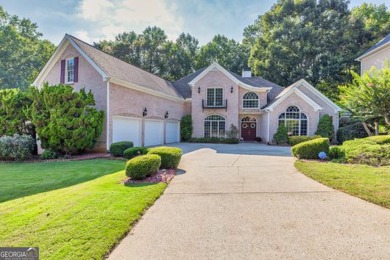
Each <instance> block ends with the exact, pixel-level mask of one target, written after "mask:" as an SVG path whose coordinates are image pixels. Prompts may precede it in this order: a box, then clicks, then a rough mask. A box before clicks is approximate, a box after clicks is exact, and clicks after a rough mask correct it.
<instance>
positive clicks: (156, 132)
mask: <svg viewBox="0 0 390 260" xmlns="http://www.w3.org/2000/svg"><path fill="white" fill-rule="evenodd" d="M163 143H164V121H162V120H145V132H144V144H145V146H152V145H161V144H163Z"/></svg>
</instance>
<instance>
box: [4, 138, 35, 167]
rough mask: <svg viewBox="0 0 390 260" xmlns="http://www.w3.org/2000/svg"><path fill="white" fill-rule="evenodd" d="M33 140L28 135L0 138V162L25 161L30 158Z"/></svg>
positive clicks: (33, 145)
mask: <svg viewBox="0 0 390 260" xmlns="http://www.w3.org/2000/svg"><path fill="white" fill-rule="evenodd" d="M34 148H35V140H34V138H32V137H31V136H29V135H18V134H15V135H14V136H3V137H0V159H1V160H17V161H20V160H25V159H29V158H31V157H32V154H33V151H34Z"/></svg>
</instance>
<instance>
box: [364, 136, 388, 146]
mask: <svg viewBox="0 0 390 260" xmlns="http://www.w3.org/2000/svg"><path fill="white" fill-rule="evenodd" d="M365 140H370V141H373V142H375V143H377V144H390V135H375V136H370V137H367V138H365Z"/></svg>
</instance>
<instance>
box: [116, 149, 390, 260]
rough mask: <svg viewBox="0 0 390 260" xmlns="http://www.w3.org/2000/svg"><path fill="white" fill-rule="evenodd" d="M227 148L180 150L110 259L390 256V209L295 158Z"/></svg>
mask: <svg viewBox="0 0 390 260" xmlns="http://www.w3.org/2000/svg"><path fill="white" fill-rule="evenodd" d="M232 147H233V146H230V147H227V151H226V152H224V151H223V148H221V147H219V151H218V152H217V151H216V150H213V149H208V148H203V149H200V150H196V151H194V152H191V153H188V154H186V155H184V156H183V159H182V162H181V164H180V168H182V169H183V170H185V173H183V174H181V175H178V176H176V177H175V179H174V180H173V181H172V182H171V184H170V185H169V187H168V188H167V190H166V191H165V193H164V195H163V196H162V197H161V198H160V199H159V200H158V201H157V202H156V203H155V205H154V206H152V207H151V208H150V209H149V210H148V211H147V212H146V214H145V215H144V216H143V218H142V219H141V220H140V222H139V223H138V224H137V225H136V226H135V227H134V228H133V229H132V231H131V233H130V234H129V235H128V236H126V237H125V238H124V239H123V240H122V242H121V243H120V244H119V245H118V247H117V248H116V249H115V250H114V251H113V252H112V254H111V255H110V259H286V258H287V259H389V258H390V246H389V245H390V210H388V209H385V208H382V207H379V206H376V205H374V204H371V203H368V202H365V201H363V200H360V199H358V198H355V197H352V196H349V195H346V194H344V193H341V192H338V191H335V190H332V189H330V188H328V187H325V186H323V185H321V184H319V183H317V182H315V181H313V180H311V179H309V178H306V177H305V176H304V175H302V174H300V173H298V172H297V171H296V170H295V168H294V167H293V162H294V159H293V158H292V157H288V156H273V155H269V154H267V153H264V154H263V155H253V154H241V148H242V147H241V146H240V145H238V146H236V147H237V149H236V150H237V152H236V153H234V152H231V149H232ZM244 147H245V145H244ZM187 148H188V147H187ZM233 150H234V149H233ZM281 155H283V154H281Z"/></svg>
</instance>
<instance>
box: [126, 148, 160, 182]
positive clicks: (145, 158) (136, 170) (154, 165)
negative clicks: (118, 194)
mask: <svg viewBox="0 0 390 260" xmlns="http://www.w3.org/2000/svg"><path fill="white" fill-rule="evenodd" d="M160 165H161V158H160V156H158V155H157V154H146V155H141V156H137V157H135V158H133V159H131V160H129V161H127V163H126V175H127V176H128V177H130V178H132V179H134V180H140V179H144V178H145V177H148V176H150V175H152V174H153V173H155V172H157V171H158V168H160Z"/></svg>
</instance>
